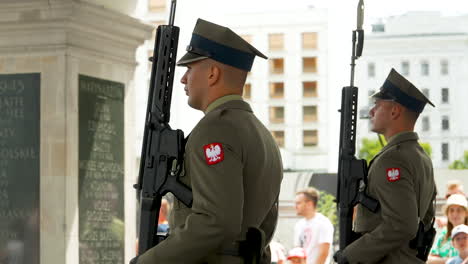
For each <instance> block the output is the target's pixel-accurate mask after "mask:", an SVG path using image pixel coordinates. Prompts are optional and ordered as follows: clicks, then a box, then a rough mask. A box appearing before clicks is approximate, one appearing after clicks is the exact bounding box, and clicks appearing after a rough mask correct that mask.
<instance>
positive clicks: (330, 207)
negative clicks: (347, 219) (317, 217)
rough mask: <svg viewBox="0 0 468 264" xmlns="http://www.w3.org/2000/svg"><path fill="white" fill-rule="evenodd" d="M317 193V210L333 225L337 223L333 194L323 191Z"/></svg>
mask: <svg viewBox="0 0 468 264" xmlns="http://www.w3.org/2000/svg"><path fill="white" fill-rule="evenodd" d="M319 195H320V199H319V201H318V203H317V211H319V212H320V213H321V214H323V215H324V216H326V217H328V219H330V221H331V222H332V224H333V225H337V224H338V217H337V214H336V203H335V196H333V195H331V194H329V193H327V192H325V191H319Z"/></svg>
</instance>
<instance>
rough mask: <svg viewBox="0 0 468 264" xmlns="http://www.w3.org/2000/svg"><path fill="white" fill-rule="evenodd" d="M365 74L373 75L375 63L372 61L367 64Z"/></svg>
mask: <svg viewBox="0 0 468 264" xmlns="http://www.w3.org/2000/svg"><path fill="white" fill-rule="evenodd" d="M367 76H368V77H371V78H372V77H375V64H374V63H373V62H369V64H367Z"/></svg>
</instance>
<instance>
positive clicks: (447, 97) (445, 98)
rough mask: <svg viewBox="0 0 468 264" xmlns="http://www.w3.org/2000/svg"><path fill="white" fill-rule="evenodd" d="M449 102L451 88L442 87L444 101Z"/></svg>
mask: <svg viewBox="0 0 468 264" xmlns="http://www.w3.org/2000/svg"><path fill="white" fill-rule="evenodd" d="M448 102H449V89H448V88H442V103H448Z"/></svg>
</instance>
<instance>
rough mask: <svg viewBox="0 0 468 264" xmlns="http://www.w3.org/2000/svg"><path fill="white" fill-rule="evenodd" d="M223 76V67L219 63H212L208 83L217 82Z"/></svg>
mask: <svg viewBox="0 0 468 264" xmlns="http://www.w3.org/2000/svg"><path fill="white" fill-rule="evenodd" d="M220 78H221V69H220V68H219V66H218V65H216V64H212V65H211V67H210V71H209V75H208V84H209V85H210V86H212V85H214V84H216V83H217V82H218V81H219V79H220Z"/></svg>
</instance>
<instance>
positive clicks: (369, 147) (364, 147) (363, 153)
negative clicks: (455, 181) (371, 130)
mask: <svg viewBox="0 0 468 264" xmlns="http://www.w3.org/2000/svg"><path fill="white" fill-rule="evenodd" d="M386 144H387V142H386V141H385V139H384V137H383V136H380V141H379V139H370V138H363V139H362V141H361V148H360V149H359V153H358V157H359V158H360V159H365V160H366V161H367V163H368V164H369V162H370V160H371V159H372V158H374V157H375V155H377V153H379V151H380V150H381V149H382V147H383V146H385V145H386ZM419 144H420V145H421V147H422V148H423V149H424V151H425V152H426V153H427V155H428V156H429V157H431V154H432V147H431V145H430V144H429V143H424V142H419ZM467 164H468V163H467Z"/></svg>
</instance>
